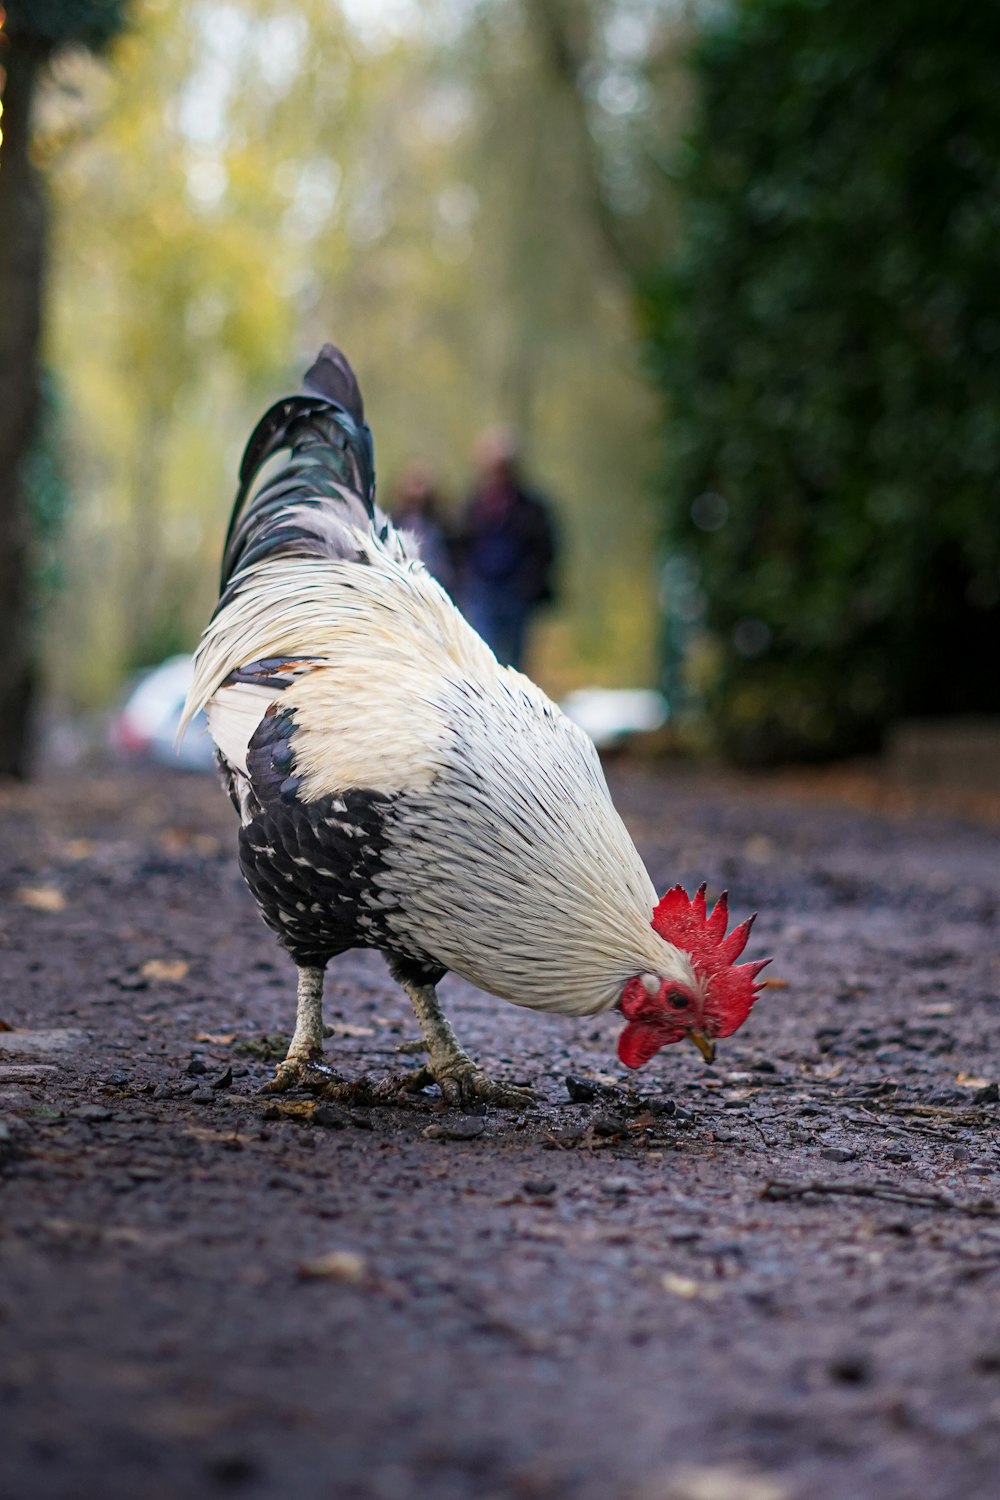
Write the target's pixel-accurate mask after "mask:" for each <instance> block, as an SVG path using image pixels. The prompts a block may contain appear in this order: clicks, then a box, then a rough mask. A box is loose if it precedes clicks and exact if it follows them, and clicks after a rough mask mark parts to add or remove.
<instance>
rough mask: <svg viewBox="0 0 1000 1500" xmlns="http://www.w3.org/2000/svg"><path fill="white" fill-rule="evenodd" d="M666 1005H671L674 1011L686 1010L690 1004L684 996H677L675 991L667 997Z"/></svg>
mask: <svg viewBox="0 0 1000 1500" xmlns="http://www.w3.org/2000/svg"><path fill="white" fill-rule="evenodd" d="M667 1003H668V1004H669V1005H672V1006H673V1007H674V1010H687V1008H688V1006H689V1005H690V1004H691V1002H690V1000H689V999H688V998H687V996H686V995H679V994H678V993H677V991H676V990H675V991H674V993H673V994H672V995H668V996H667Z"/></svg>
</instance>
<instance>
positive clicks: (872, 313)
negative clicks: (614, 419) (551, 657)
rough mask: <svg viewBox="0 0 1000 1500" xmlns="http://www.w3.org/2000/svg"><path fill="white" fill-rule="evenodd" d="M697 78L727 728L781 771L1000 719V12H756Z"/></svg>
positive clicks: (686, 287)
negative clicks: (967, 721)
mask: <svg viewBox="0 0 1000 1500" xmlns="http://www.w3.org/2000/svg"><path fill="white" fill-rule="evenodd" d="M693 66H694V68H695V72H696V78H697V81H698V84H699V88H700V101H701V102H700V109H699V117H698V122H697V126H696V130H695V133H694V135H693V137H692V139H691V141H690V142H689V144H688V146H687V148H686V155H685V157H684V159H683V161H682V162H681V163H680V164H679V166H678V175H679V177H680V179H681V180H680V184H679V190H680V194H681V198H682V204H683V211H684V220H683V224H684V228H683V236H682V244H681V249H680V252H679V254H678V255H677V257H676V258H675V259H674V261H673V262H672V264H671V265H670V266H668V267H666V268H665V269H664V271H663V273H662V275H661V276H660V277H659V278H658V279H657V280H656V281H655V282H654V284H653V286H652V287H651V289H650V297H649V302H648V307H649V313H650V320H651V321H650V338H651V350H652V359H653V364H654V370H655V374H656V377H657V379H658V381H659V383H660V384H661V386H662V388H663V390H664V392H665V394H666V396H667V399H668V405H669V412H670V417H669V423H668V433H667V438H668V453H669V458H668V465H669V474H668V484H667V531H668V538H669V547H670V552H671V556H672V560H673V561H672V568H673V574H672V577H673V578H674V583H675V585H676V579H677V577H678V576H681V577H686V578H687V579H688V583H689V585H690V586H689V588H688V592H687V595H686V596H685V594H684V589H683V588H677V587H676V586H674V587H672V586H671V584H670V582H669V581H668V584H667V589H666V592H667V600H666V603H667V607H668V612H672V613H673V614H674V615H675V616H676V615H677V613H678V611H679V613H680V615H681V616H682V617H683V618H684V619H685V620H686V622H687V627H688V628H685V629H684V630H682V631H680V632H678V631H674V632H673V637H674V639H675V640H676V639H678V638H679V639H682V640H683V641H684V642H685V643H686V649H687V656H688V659H687V661H686V662H685V667H684V670H685V673H686V675H687V681H688V684H689V690H690V691H692V692H693V693H694V701H695V703H696V706H697V707H698V709H699V711H700V713H701V715H702V721H703V722H706V723H707V724H708V726H709V727H710V729H711V733H712V736H713V738H714V740H715V742H716V743H717V744H718V745H720V746H721V747H723V748H724V749H725V750H726V751H727V752H728V753H729V754H731V755H734V756H736V757H737V758H739V759H744V760H768V759H772V760H773V759H778V758H786V757H803V756H805V757H809V756H823V755H830V754H836V753H843V752H847V751H854V750H858V749H863V748H866V747H869V746H872V745H873V744H875V743H876V742H877V740H878V737H879V734H880V733H881V731H882V730H883V728H884V727H885V725H886V724H887V723H889V722H890V721H891V720H893V719H894V718H897V717H899V716H901V715H904V714H906V715H911V714H937V713H956V712H967V711H980V712H982V711H993V712H995V711H998V710H1000V81H998V80H1000V6H992V5H989V4H982V3H981V0H979V3H968V0H952V3H949V4H944V3H943V0H939V3H937V4H935V3H921V4H914V3H913V0H882V3H880V4H879V3H872V0H747V3H744V4H743V5H739V6H736V7H735V8H734V9H733V10H732V11H730V12H729V14H728V16H727V17H726V19H724V20H723V21H722V22H721V23H719V24H718V25H716V26H715V27H714V28H713V29H711V30H710V32H709V33H708V34H707V35H703V37H702V39H701V41H700V43H699V45H698V47H697V50H696V53H695V56H694V59H693ZM699 610H700V611H701V612H702V620H701V625H700V627H699V628H698V629H695V630H692V629H691V628H690V626H691V623H692V619H693V617H695V616H697V615H698V614H699Z"/></svg>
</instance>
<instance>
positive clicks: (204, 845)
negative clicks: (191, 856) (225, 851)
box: [159, 828, 220, 856]
mask: <svg viewBox="0 0 1000 1500" xmlns="http://www.w3.org/2000/svg"><path fill="white" fill-rule="evenodd" d="M159 843H160V848H161V849H164V850H166V852H167V853H168V854H183V853H185V852H186V851H187V850H189V849H191V850H193V851H194V853H195V854H201V855H205V856H211V855H213V854H218V852H219V848H220V844H219V840H218V839H217V838H213V837H212V835H211V834H210V833H196V832H195V830H194V829H193V828H165V829H164V830H163V832H162V833H161V834H160V838H159Z"/></svg>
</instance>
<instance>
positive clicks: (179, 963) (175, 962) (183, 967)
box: [139, 958, 188, 984]
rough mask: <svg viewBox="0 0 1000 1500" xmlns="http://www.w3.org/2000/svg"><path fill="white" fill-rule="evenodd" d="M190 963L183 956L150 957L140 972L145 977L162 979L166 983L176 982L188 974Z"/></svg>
mask: <svg viewBox="0 0 1000 1500" xmlns="http://www.w3.org/2000/svg"><path fill="white" fill-rule="evenodd" d="M187 971H188V965H187V963H186V961H185V960H184V959H183V958H150V959H147V960H146V962H145V963H144V964H143V966H142V968H141V969H140V970H139V973H140V974H141V975H142V977H143V979H156V980H161V981H163V982H164V983H166V984H176V983H177V981H178V980H180V979H183V978H184V976H185V975H186V974H187Z"/></svg>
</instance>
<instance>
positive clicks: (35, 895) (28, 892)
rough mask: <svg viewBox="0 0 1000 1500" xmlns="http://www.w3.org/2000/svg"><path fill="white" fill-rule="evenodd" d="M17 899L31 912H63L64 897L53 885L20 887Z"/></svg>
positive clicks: (64, 905)
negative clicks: (28, 907)
mask: <svg viewBox="0 0 1000 1500" xmlns="http://www.w3.org/2000/svg"><path fill="white" fill-rule="evenodd" d="M17 899H18V901H20V903H21V905H22V906H30V907H31V909H32V911H64V910H65V907H66V897H65V896H64V895H63V893H62V891H61V890H59V889H58V887H57V886H54V885H22V886H21V889H20V890H19V891H18V893H17Z"/></svg>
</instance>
